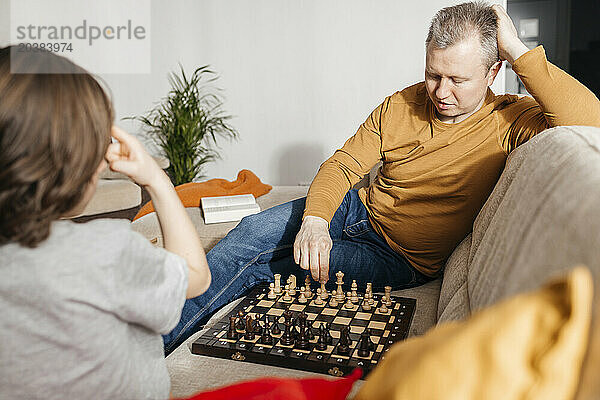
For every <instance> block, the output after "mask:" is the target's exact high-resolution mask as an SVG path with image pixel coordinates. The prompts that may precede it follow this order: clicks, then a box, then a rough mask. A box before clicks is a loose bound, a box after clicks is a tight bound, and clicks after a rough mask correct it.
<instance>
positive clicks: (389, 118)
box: [304, 46, 600, 276]
mask: <svg viewBox="0 0 600 400" xmlns="http://www.w3.org/2000/svg"><path fill="white" fill-rule="evenodd" d="M512 67H513V70H514V71H515V72H516V73H517V74H518V75H519V77H520V78H521V80H522V81H523V83H524V85H525V87H526V88H527V90H528V91H529V93H531V95H532V96H533V98H531V97H528V96H527V97H519V96H515V95H500V96H496V95H494V93H493V92H492V91H491V90H489V89H488V92H487V95H486V98H485V102H484V104H483V106H482V107H481V108H480V109H479V110H478V111H476V112H475V113H473V114H472V115H470V116H469V117H468V118H467V119H465V120H464V121H462V122H460V123H456V124H446V123H443V122H441V121H440V120H439V119H438V118H437V116H436V112H435V106H434V105H433V103H432V102H431V100H430V99H429V97H428V95H427V91H426V89H425V84H424V83H423V82H421V83H418V84H416V85H413V86H410V87H408V88H406V89H404V90H402V91H400V92H396V93H394V94H393V95H391V96H389V97H387V98H386V99H385V101H384V102H383V103H382V104H381V105H380V106H379V107H377V108H376V109H375V111H373V112H372V113H371V115H370V116H369V117H368V118H367V120H366V121H365V122H364V123H363V124H362V125H361V126H360V128H359V129H358V132H357V133H356V134H355V135H354V136H352V137H351V138H350V139H348V140H347V141H346V143H345V144H344V146H343V147H342V148H341V149H339V150H337V151H336V152H335V153H334V155H333V156H332V157H331V158H329V159H328V160H326V161H325V162H324V163H323V164H322V165H321V167H320V169H319V172H318V173H317V176H316V177H315V179H314V181H313V183H312V185H311V187H310V190H309V192H308V196H307V201H306V209H305V211H304V215H305V216H306V215H313V216H318V217H322V218H324V219H325V220H327V221H331V218H332V217H333V214H334V213H335V211H336V210H337V208H338V207H339V205H340V204H341V201H342V199H343V197H344V195H345V194H346V192H347V191H348V190H349V189H350V188H351V187H352V186H353V185H354V184H355V183H357V182H358V181H359V180H360V179H362V178H363V177H364V176H365V175H366V174H367V173H368V172H369V171H370V170H371V168H373V167H374V166H375V165H376V164H377V163H378V162H379V161H381V162H382V166H381V168H380V170H379V172H378V174H377V177H376V179H375V180H374V182H373V183H372V184H371V185H370V186H368V187H367V188H362V189H360V190H359V196H360V199H361V200H362V202H363V204H364V205H365V207H366V208H367V210H368V212H369V217H370V221H371V224H372V225H373V227H374V229H375V230H376V231H377V232H378V233H379V234H380V235H381V236H383V237H384V238H385V239H386V241H387V243H388V244H389V245H390V247H391V248H392V249H394V250H395V251H396V252H398V253H400V254H403V255H404V256H405V257H406V258H407V259H408V261H409V262H410V263H411V264H412V265H413V266H414V267H415V268H417V269H418V270H419V271H421V272H423V273H424V274H426V275H428V276H435V275H436V274H437V273H438V272H439V271H440V269H441V268H442V267H443V266H444V264H445V262H446V260H447V258H448V257H449V255H450V254H451V253H452V251H453V250H454V248H455V247H456V246H457V245H458V244H459V243H460V242H461V241H462V239H464V238H465V237H466V235H467V234H468V233H469V232H470V231H471V229H472V226H473V222H474V220H475V217H476V215H477V213H478V212H479V211H480V209H481V207H482V206H483V204H484V202H485V201H486V199H487V198H488V196H489V195H490V193H491V192H492V189H493V188H494V186H495V184H496V182H497V181H498V178H499V177H500V174H501V173H502V170H503V168H504V164H505V162H506V158H507V156H508V154H509V153H510V152H511V151H512V150H514V149H515V148H516V147H517V146H519V145H520V144H522V143H524V142H526V141H527V140H529V139H530V138H531V137H532V136H534V135H536V134H537V133H539V132H541V131H542V130H544V129H546V128H549V127H552V126H558V125H593V126H600V102H598V99H597V98H596V97H595V96H594V94H593V93H592V92H590V91H589V90H588V89H587V88H586V87H585V86H583V85H582V84H580V83H579V82H577V80H575V79H574V78H572V77H571V76H569V75H568V74H566V73H565V72H564V71H562V70H560V69H559V68H557V67H556V66H554V65H552V64H551V63H549V62H548V61H547V60H546V55H545V52H544V49H543V48H542V47H541V46H540V47H537V48H535V49H533V50H531V51H529V52H527V53H525V54H524V55H522V56H521V57H519V59H518V60H516V61H515V63H514V64H513V66H512Z"/></svg>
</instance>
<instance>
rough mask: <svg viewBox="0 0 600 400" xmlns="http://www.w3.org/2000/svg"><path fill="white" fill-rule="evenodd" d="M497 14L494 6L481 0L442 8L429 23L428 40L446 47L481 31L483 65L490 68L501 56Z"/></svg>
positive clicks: (428, 44)
mask: <svg viewBox="0 0 600 400" xmlns="http://www.w3.org/2000/svg"><path fill="white" fill-rule="evenodd" d="M497 24H498V17H497V15H496V12H495V11H494V10H493V9H492V6H490V5H489V4H486V3H484V2H481V1H477V2H469V3H463V4H459V5H456V6H452V7H446V8H443V9H441V10H440V11H438V12H437V14H435V16H434V17H433V20H432V21H431V26H430V27H429V33H428V34H427V39H426V40H425V44H426V46H427V47H429V46H430V45H431V46H433V47H434V48H438V49H445V48H447V47H450V46H452V45H455V44H457V43H460V42H461V41H463V40H464V39H466V38H469V37H472V36H473V35H479V39H480V42H481V53H482V61H483V65H484V66H485V67H486V68H490V67H491V66H492V65H494V63H495V62H496V61H499V60H500V57H499V56H498V42H497V38H496V34H497V32H498V25H497Z"/></svg>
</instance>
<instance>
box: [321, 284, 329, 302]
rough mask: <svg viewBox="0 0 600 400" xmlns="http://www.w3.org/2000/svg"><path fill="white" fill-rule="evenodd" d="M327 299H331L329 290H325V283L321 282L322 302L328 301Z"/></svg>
mask: <svg viewBox="0 0 600 400" xmlns="http://www.w3.org/2000/svg"><path fill="white" fill-rule="evenodd" d="M327 297H329V295H328V294H327V289H326V288H325V282H321V300H323V301H327Z"/></svg>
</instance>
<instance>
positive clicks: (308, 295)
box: [304, 284, 312, 300]
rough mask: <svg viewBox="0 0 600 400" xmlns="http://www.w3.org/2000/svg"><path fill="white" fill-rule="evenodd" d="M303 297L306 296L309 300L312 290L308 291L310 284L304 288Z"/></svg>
mask: <svg viewBox="0 0 600 400" xmlns="http://www.w3.org/2000/svg"><path fill="white" fill-rule="evenodd" d="M304 297H306V299H307V300H310V298H311V297H312V292H311V291H310V284H309V285H308V286H306V287H305V288H304Z"/></svg>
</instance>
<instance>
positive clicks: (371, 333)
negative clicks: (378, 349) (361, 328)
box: [365, 329, 375, 351]
mask: <svg viewBox="0 0 600 400" xmlns="http://www.w3.org/2000/svg"><path fill="white" fill-rule="evenodd" d="M365 330H366V331H367V332H368V333H369V350H370V351H375V343H374V342H373V341H372V340H371V336H373V332H372V331H371V330H370V329H365Z"/></svg>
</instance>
